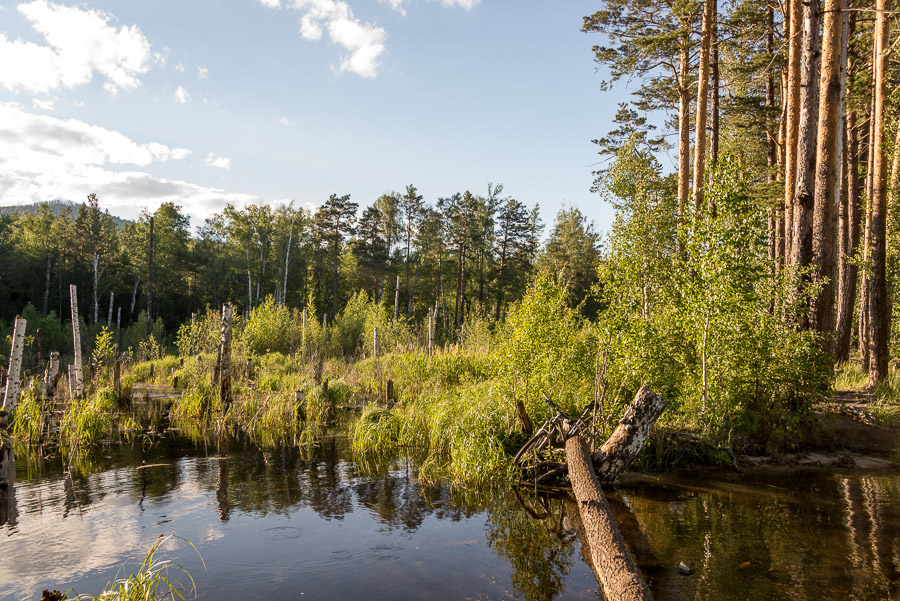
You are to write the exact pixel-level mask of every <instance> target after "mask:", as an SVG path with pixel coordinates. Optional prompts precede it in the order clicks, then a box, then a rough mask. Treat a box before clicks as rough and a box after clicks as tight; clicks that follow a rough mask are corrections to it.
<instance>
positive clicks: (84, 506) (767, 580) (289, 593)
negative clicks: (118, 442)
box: [0, 436, 900, 600]
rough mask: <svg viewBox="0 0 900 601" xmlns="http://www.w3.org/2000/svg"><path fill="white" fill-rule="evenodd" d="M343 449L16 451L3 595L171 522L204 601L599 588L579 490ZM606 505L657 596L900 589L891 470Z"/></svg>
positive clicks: (594, 592)
mask: <svg viewBox="0 0 900 601" xmlns="http://www.w3.org/2000/svg"><path fill="white" fill-rule="evenodd" d="M347 447H348V445H347V444H346V439H344V438H342V437H340V436H337V437H330V438H327V439H326V440H325V441H324V442H323V443H322V444H321V445H320V446H319V447H317V448H316V449H315V451H311V452H309V453H304V452H302V451H300V450H298V449H297V448H282V449H277V450H269V451H262V450H259V449H258V448H256V447H255V446H253V445H252V444H249V443H246V442H240V441H235V440H231V441H229V442H219V443H216V442H207V443H204V442H199V443H198V442H192V441H190V440H187V439H183V438H164V439H162V440H157V441H155V442H154V443H153V444H152V445H141V444H140V443H135V444H133V445H125V446H115V447H106V448H103V449H100V450H99V451H95V452H94V453H93V454H92V455H89V456H82V457H80V458H79V459H78V461H76V462H75V463H74V465H72V466H71V467H69V466H66V465H63V464H62V462H61V460H60V458H59V457H58V456H52V455H51V456H47V457H41V455H40V454H38V453H32V454H30V455H25V454H23V453H20V455H19V457H18V458H17V461H16V483H15V486H14V487H13V489H12V490H11V491H9V492H8V493H6V494H5V496H4V497H3V498H0V501H2V504H0V599H37V598H39V597H40V591H41V590H42V589H44V588H59V589H62V590H65V589H67V588H69V587H71V588H72V589H74V591H76V592H78V593H89V594H97V593H98V592H99V591H100V590H101V589H102V588H103V586H104V584H105V583H106V580H107V579H112V578H114V577H115V576H116V573H117V571H119V570H120V569H121V568H122V566H123V564H125V571H127V572H131V571H134V570H135V569H137V567H138V566H139V564H140V561H141V560H142V559H143V556H144V553H145V552H146V550H147V549H148V548H149V547H150V545H151V544H152V543H153V541H154V540H155V539H156V537H157V536H158V535H160V534H166V535H168V534H175V535H178V536H180V537H183V538H184V539H186V540H190V541H191V542H193V543H194V545H196V547H197V548H198V549H199V551H200V553H201V554H202V556H203V560H204V561H205V562H206V569H204V568H203V566H202V564H201V562H200V560H199V558H198V557H197V554H196V552H195V551H194V550H193V549H191V548H190V546H189V545H188V544H187V543H186V542H184V541H180V540H177V539H174V540H173V541H172V544H170V545H168V546H167V547H166V551H165V557H166V558H169V559H172V560H174V561H177V562H178V563H180V564H181V565H183V566H184V567H185V568H186V569H187V570H188V571H189V572H190V574H191V575H192V576H193V577H194V580H195V581H196V584H197V589H198V597H199V598H200V599H366V600H369V599H373V600H376V599H385V600H387V599H390V600H397V599H435V600H438V599H516V598H518V599H529V600H539V599H598V598H601V594H600V592H599V587H598V585H597V582H596V580H595V579H594V576H593V574H592V572H591V570H590V568H589V566H588V565H587V564H586V563H585V561H584V559H583V557H582V554H581V548H580V545H579V543H578V539H577V536H576V534H575V532H574V527H573V524H572V522H570V520H569V519H568V518H567V517H566V512H567V503H568V502H567V501H566V500H565V499H563V498H548V497H538V496H535V495H533V494H531V493H529V492H527V491H521V490H520V491H515V490H513V489H511V488H502V489H497V490H484V491H474V492H473V491H457V490H449V489H448V488H446V487H442V486H426V485H424V484H420V483H419V481H418V473H417V464H416V462H415V461H413V460H411V459H404V458H400V459H394V460H391V461H383V462H381V463H373V462H364V463H359V462H356V461H355V460H354V459H353V458H352V457H351V455H350V453H349V450H348V448H347ZM610 501H611V503H612V506H613V510H614V512H615V513H616V517H617V520H618V522H619V524H620V525H621V527H622V530H623V532H624V534H625V537H626V539H627V540H628V542H629V544H630V545H631V547H632V549H633V552H634V554H635V556H636V558H637V561H638V564H639V565H640V567H641V569H642V571H643V572H644V574H645V575H646V576H647V577H648V579H649V580H650V583H651V588H652V589H653V591H654V594H655V595H656V598H657V599H659V600H667V599H672V600H676V599H678V600H680V599H689V600H694V599H709V600H720V599H722V600H730V599H735V600H738V599H740V600H756V599H759V600H769V599H779V600H780V599H796V600H801V599H835V600H837V599H840V600H845V599H856V600H863V599H866V600H868V599H872V600H875V599H878V600H881V599H900V477H898V475H897V474H896V473H893V474H885V473H880V474H872V475H860V474H839V473H826V472H808V473H796V472H793V473H787V474H765V475H762V474H761V475H754V476H748V475H745V476H739V475H735V476H726V475H722V476H717V477H714V478H710V477H709V476H705V477H703V478H697V477H686V476H682V477H672V476H664V477H656V476H629V477H628V478H626V479H625V480H624V481H623V482H621V483H620V485H619V486H618V488H617V489H616V491H615V492H614V493H612V494H611V495H610ZM568 510H569V511H570V512H571V510H572V506H571V505H569V506H568ZM681 561H684V562H686V563H687V564H688V565H690V566H691V567H692V568H693V569H694V574H693V575H691V576H681V575H679V574H678V571H677V566H678V563H679V562H681ZM126 562H127V563H126ZM170 575H171V576H173V577H174V578H175V579H180V580H181V581H182V582H187V580H186V578H185V577H184V576H183V575H181V576H180V578H179V574H178V573H176V572H172V573H171V574H170Z"/></svg>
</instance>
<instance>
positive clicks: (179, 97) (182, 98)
mask: <svg viewBox="0 0 900 601" xmlns="http://www.w3.org/2000/svg"><path fill="white" fill-rule="evenodd" d="M190 99H191V93H190V92H188V91H187V90H185V89H184V88H183V87H181V86H178V87H177V88H176V89H175V102H177V103H178V104H184V103H185V102H187V101H188V100H190Z"/></svg>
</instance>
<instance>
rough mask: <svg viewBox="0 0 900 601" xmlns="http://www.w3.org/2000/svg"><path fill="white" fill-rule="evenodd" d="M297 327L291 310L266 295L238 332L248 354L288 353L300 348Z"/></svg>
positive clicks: (298, 329)
mask: <svg viewBox="0 0 900 601" xmlns="http://www.w3.org/2000/svg"><path fill="white" fill-rule="evenodd" d="M300 336H301V332H300V328H299V327H298V324H297V323H296V321H295V319H294V315H293V314H292V313H291V310H290V309H288V308H287V307H285V306H284V305H281V304H278V303H276V302H275V298H274V297H272V296H267V297H266V299H265V300H264V301H263V303H262V304H261V305H257V306H256V307H254V308H253V309H251V310H250V317H249V318H248V319H247V321H246V323H245V324H244V325H243V328H242V329H241V337H240V339H241V342H242V343H243V345H244V347H245V348H246V351H247V352H248V353H250V354H251V355H263V354H265V353H268V352H276V353H290V352H291V351H293V350H296V349H297V348H298V347H299V345H300Z"/></svg>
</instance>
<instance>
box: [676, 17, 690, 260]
mask: <svg viewBox="0 0 900 601" xmlns="http://www.w3.org/2000/svg"><path fill="white" fill-rule="evenodd" d="M681 26H682V27H683V29H684V32H683V33H682V38H681V48H680V49H679V56H678V60H679V66H678V216H679V218H684V214H685V212H686V211H687V203H688V197H689V196H690V161H691V160H690V152H691V89H690V85H689V84H688V77H689V76H690V70H691V66H690V60H691V58H690V45H691V29H690V16H689V15H682V17H681ZM675 244H676V254H677V255H680V254H681V241H680V240H676V243H675Z"/></svg>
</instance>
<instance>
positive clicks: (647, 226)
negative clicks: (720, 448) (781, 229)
mask: <svg viewBox="0 0 900 601" xmlns="http://www.w3.org/2000/svg"><path fill="white" fill-rule="evenodd" d="M619 157H620V161H619V163H618V164H617V165H616V166H614V167H613V168H612V170H611V172H610V178H609V182H608V191H609V193H610V194H611V195H612V196H613V197H614V198H615V202H614V205H615V206H616V209H617V215H616V221H615V224H614V227H613V229H612V230H611V232H610V236H609V241H608V248H609V249H610V256H609V260H608V261H606V262H605V263H604V265H603V267H602V268H601V270H600V286H599V287H598V288H599V291H598V293H599V294H600V296H601V298H602V304H603V305H604V306H605V309H604V311H603V312H602V313H601V315H600V317H599V321H598V324H597V328H598V336H599V338H600V340H601V341H602V347H601V356H603V358H604V362H605V364H606V370H605V372H606V373H605V380H606V383H607V384H608V386H609V389H610V391H611V393H612V395H613V396H614V400H615V401H616V402H618V403H624V402H626V401H627V400H630V398H629V397H630V395H631V394H633V393H634V391H635V390H636V389H637V387H639V386H640V385H641V384H643V383H647V384H649V385H650V386H651V387H653V388H654V389H655V390H657V391H658V392H660V393H661V394H663V396H664V397H665V398H666V399H667V400H669V401H670V409H669V410H668V411H667V412H666V414H665V416H664V421H666V422H668V423H670V424H672V425H674V426H676V427H687V428H690V429H698V430H700V431H702V432H703V433H705V434H707V435H709V436H712V437H714V438H716V439H719V440H726V441H730V440H731V437H732V434H733V433H734V432H740V433H742V434H743V435H747V436H749V437H751V438H752V439H754V440H759V441H763V442H765V441H767V440H768V439H769V438H770V437H771V436H772V435H773V433H774V432H775V431H780V432H788V431H795V432H796V431H798V429H799V428H802V426H803V422H804V419H805V415H806V411H807V409H808V407H809V406H810V403H811V401H812V400H813V399H814V398H815V396H816V395H817V394H819V393H820V391H821V390H823V389H824V387H825V384H826V380H827V375H828V367H827V363H826V362H825V357H824V356H823V353H822V351H821V342H820V340H819V339H818V337H816V336H815V335H813V334H809V333H805V332H798V331H797V330H796V329H795V328H794V327H793V326H792V324H791V323H789V322H787V321H785V320H784V319H782V318H780V317H779V316H776V315H775V313H774V311H773V309H772V299H773V298H776V297H778V298H782V299H784V298H788V295H787V291H789V290H791V289H792V288H791V287H792V286H793V285H794V280H793V279H792V278H791V277H790V274H789V275H787V276H777V277H776V276H774V275H773V273H774V270H773V269H772V265H771V263H770V262H769V259H768V256H767V248H766V237H765V236H766V229H765V228H766V224H765V222H764V220H763V219H762V217H761V215H762V214H761V213H760V211H759V210H758V207H757V206H756V204H755V202H754V200H753V198H752V197H751V196H750V194H749V188H748V186H747V184H746V181H747V176H746V174H744V173H742V172H741V171H740V170H739V169H738V168H737V166H736V165H735V163H734V162H732V161H730V160H728V158H727V157H726V158H723V159H722V160H721V162H720V166H719V168H718V169H717V170H716V173H715V177H714V180H713V184H712V185H711V186H709V187H708V188H707V190H706V194H705V199H706V204H705V205H704V209H703V210H702V211H701V212H700V213H698V214H696V215H688V216H687V217H686V220H685V222H684V223H683V224H682V226H681V228H680V230H679V231H678V234H677V235H678V236H680V238H681V241H682V245H683V255H682V256H675V253H674V246H675V245H674V241H675V225H676V224H675V221H674V217H673V215H672V211H673V209H674V201H673V200H672V199H671V198H670V197H667V196H666V195H667V194H671V189H670V187H668V186H667V185H666V183H665V182H664V181H663V180H662V179H661V178H660V176H659V168H658V165H656V163H655V161H654V160H653V158H652V156H650V155H649V154H648V153H645V152H644V153H642V152H639V151H637V150H636V149H635V148H634V147H633V146H626V147H624V148H623V149H622V150H621V151H620V154H619ZM712 207H715V209H713V208H712ZM661 232H662V234H661ZM786 311H787V309H786ZM611 400H613V399H611ZM779 436H782V437H783V434H780V435H779ZM748 444H749V443H748Z"/></svg>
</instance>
